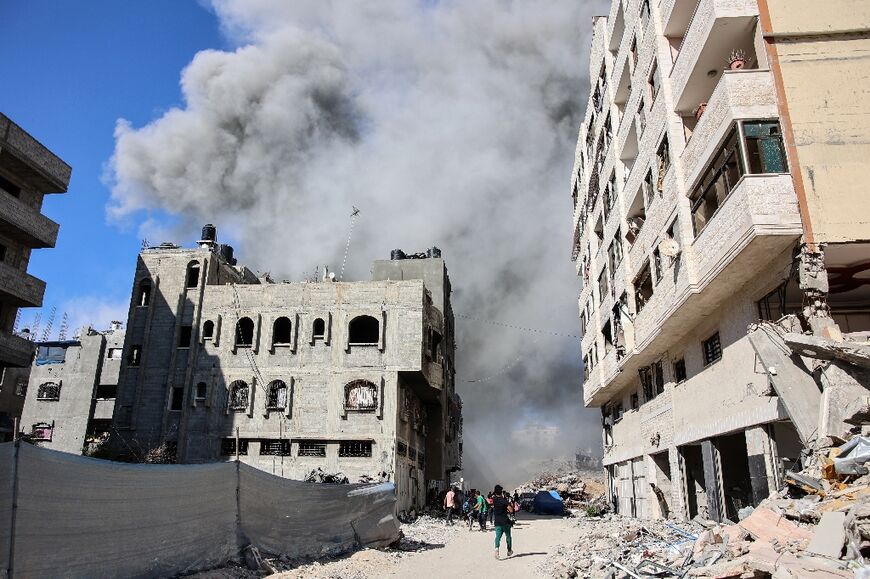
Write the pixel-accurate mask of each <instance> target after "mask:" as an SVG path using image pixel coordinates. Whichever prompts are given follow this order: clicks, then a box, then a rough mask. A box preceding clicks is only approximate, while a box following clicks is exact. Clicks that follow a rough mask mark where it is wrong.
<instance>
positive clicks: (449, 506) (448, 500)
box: [444, 487, 457, 526]
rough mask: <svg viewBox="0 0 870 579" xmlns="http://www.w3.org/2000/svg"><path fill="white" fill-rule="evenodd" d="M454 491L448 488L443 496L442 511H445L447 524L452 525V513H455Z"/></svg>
mask: <svg viewBox="0 0 870 579" xmlns="http://www.w3.org/2000/svg"><path fill="white" fill-rule="evenodd" d="M456 501H457V499H456V489H455V488H453V487H450V490H448V491H447V494H446V495H444V509H445V510H446V511H447V524H448V525H451V526H452V525H453V513H454V512H455V511H456Z"/></svg>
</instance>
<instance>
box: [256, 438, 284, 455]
mask: <svg viewBox="0 0 870 579" xmlns="http://www.w3.org/2000/svg"><path fill="white" fill-rule="evenodd" d="M290 447H291V444H290V441H289V440H261V441H260V454H261V455H266V456H290Z"/></svg>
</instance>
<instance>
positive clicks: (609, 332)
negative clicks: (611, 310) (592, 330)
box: [601, 320, 613, 352]
mask: <svg viewBox="0 0 870 579" xmlns="http://www.w3.org/2000/svg"><path fill="white" fill-rule="evenodd" d="M601 337H603V338H604V351H605V352H609V351H610V349H611V348H612V347H613V326H612V324H611V321H610V320H607V323H606V324H604V327H603V328H601Z"/></svg>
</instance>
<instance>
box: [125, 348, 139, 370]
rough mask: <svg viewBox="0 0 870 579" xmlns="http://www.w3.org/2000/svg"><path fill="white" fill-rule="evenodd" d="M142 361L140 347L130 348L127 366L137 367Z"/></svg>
mask: <svg viewBox="0 0 870 579" xmlns="http://www.w3.org/2000/svg"><path fill="white" fill-rule="evenodd" d="M141 361H142V346H130V352H129V354H128V355H127V365H128V366H138V365H139V364H140V362H141Z"/></svg>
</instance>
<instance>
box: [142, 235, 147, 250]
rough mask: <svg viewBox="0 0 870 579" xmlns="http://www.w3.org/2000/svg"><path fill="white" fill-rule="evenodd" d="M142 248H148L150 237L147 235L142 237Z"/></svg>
mask: <svg viewBox="0 0 870 579" xmlns="http://www.w3.org/2000/svg"><path fill="white" fill-rule="evenodd" d="M142 249H148V239H147V238H145V237H143V238H142Z"/></svg>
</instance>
